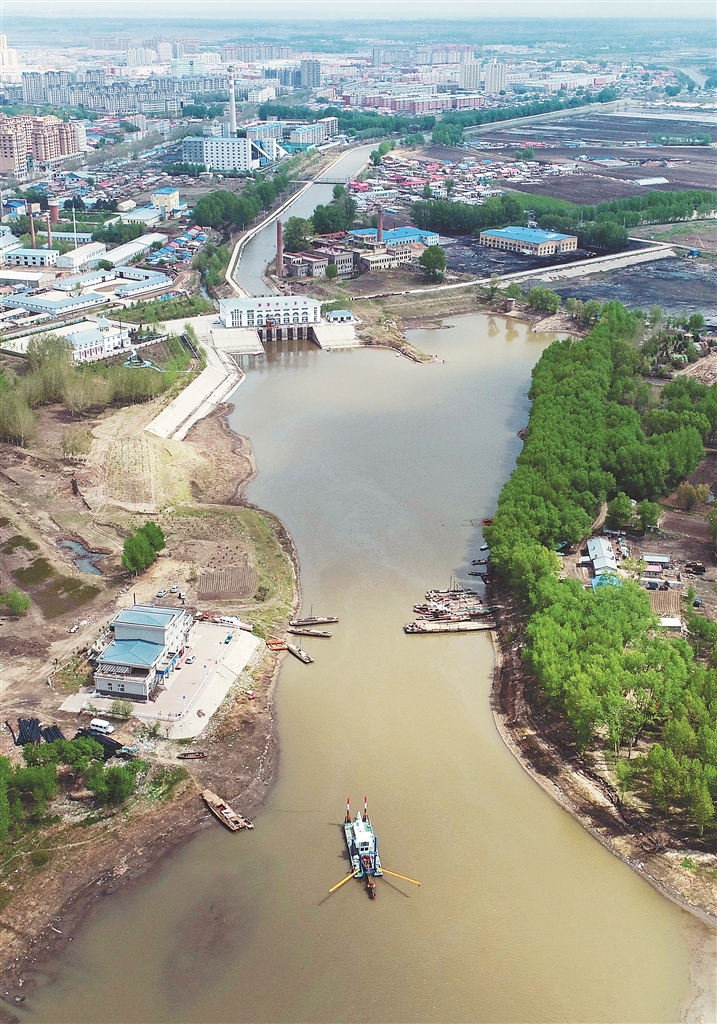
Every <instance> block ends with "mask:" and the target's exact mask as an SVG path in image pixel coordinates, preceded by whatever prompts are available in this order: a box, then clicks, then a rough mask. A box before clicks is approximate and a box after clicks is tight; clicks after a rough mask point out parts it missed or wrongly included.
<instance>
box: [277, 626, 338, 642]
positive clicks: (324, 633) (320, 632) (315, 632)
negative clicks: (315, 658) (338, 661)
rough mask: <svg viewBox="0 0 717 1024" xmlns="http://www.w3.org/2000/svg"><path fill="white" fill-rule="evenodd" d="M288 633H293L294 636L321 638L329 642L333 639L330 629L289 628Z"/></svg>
mask: <svg viewBox="0 0 717 1024" xmlns="http://www.w3.org/2000/svg"><path fill="white" fill-rule="evenodd" d="M286 632H287V633H293V634H294V636H320V637H323V638H324V639H325V640H329V639H330V637H331V633H329V631H328V629H301V627H298V626H289V628H288V629H287V631H286Z"/></svg>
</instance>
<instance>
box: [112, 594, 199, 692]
mask: <svg viewBox="0 0 717 1024" xmlns="http://www.w3.org/2000/svg"><path fill="white" fill-rule="evenodd" d="M191 628H192V620H191V618H190V616H189V615H188V614H187V613H186V612H185V611H183V610H182V609H178V608H155V607H154V606H152V605H135V606H134V607H133V608H125V609H123V610H122V611H121V612H119V614H118V615H116V616H115V618H114V620H113V622H112V623H111V625H110V629H112V630H113V631H114V639H113V640H112V641H111V642H110V643H109V644H108V645H107V647H106V648H105V650H104V651H103V652H102V654H100V656H99V658H98V659H97V667H96V668H95V690H96V692H97V693H98V694H101V695H102V696H103V697H121V698H129V699H130V700H137V701H147V700H152V699H153V698H154V697H155V696H156V694H157V692H158V691H159V690H160V689H161V688H162V686H163V684H164V682H165V680H166V679H167V677H168V675H169V673H170V672H171V671H172V670H173V669H174V667H175V665H176V664H177V662H178V661H179V658H180V655H181V654H182V652H183V650H184V648H185V647H186V645H187V640H188V637H189V633H190V630H191Z"/></svg>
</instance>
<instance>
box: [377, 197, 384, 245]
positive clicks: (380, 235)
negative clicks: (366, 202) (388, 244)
mask: <svg viewBox="0 0 717 1024" xmlns="http://www.w3.org/2000/svg"><path fill="white" fill-rule="evenodd" d="M376 224H377V229H376V230H377V232H378V233H377V235H376V241H377V242H378V244H379V245H380V244H381V242H382V241H383V210H382V208H381V207H380V206H379V208H378V220H377V222H376Z"/></svg>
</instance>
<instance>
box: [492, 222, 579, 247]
mask: <svg viewBox="0 0 717 1024" xmlns="http://www.w3.org/2000/svg"><path fill="white" fill-rule="evenodd" d="M481 234H482V235H497V236H498V237H499V238H510V239H512V240H513V241H515V242H531V243H532V244H533V245H540V243H541V242H559V241H561V240H562V239H563V238H574V237H575V236H574V235H561V234H559V233H558V232H557V231H540V230H539V228H519V227H512V226H511V227H507V228H489V229H488V230H486V231H481Z"/></svg>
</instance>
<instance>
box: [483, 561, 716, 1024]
mask: <svg viewBox="0 0 717 1024" xmlns="http://www.w3.org/2000/svg"><path fill="white" fill-rule="evenodd" d="M487 596H488V600H489V601H490V604H492V605H496V606H498V607H499V611H498V612H497V614H496V620H497V627H498V628H497V630H496V631H495V632H492V633H491V639H492V642H493V648H494V653H495V668H494V674H493V682H492V686H491V698H490V699H491V708H492V711H493V719H494V721H495V725H496V728H497V729H498V732H499V733H500V736H501V738H502V739H503V741H504V743H505V745H506V746H507V748H508V749H509V750H510V751H511V753H512V754H513V756H514V757H515V758H516V760H517V761H518V763H519V764H520V765H521V767H522V768H523V769H524V770H525V771H526V772H527V774H528V775H529V776H530V777H531V778H532V779H533V781H534V782H536V783H537V784H538V785H539V786H540V787H541V789H543V791H544V792H546V793H547V794H548V795H549V796H550V797H551V798H552V799H553V800H554V801H555V802H556V803H558V804H559V805H560V806H561V807H562V808H563V809H564V810H566V811H567V812H568V814H570V815H571V816H572V817H573V818H574V819H575V820H576V821H578V822H579V823H580V824H581V825H582V826H583V828H585V829H586V830H587V831H588V832H589V833H590V834H591V835H592V836H593V838H595V839H596V840H597V841H598V842H599V843H601V844H602V845H603V846H604V847H605V848H606V849H608V850H609V851H610V852H611V853H612V854H613V855H614V856H615V857H617V858H618V859H619V860H621V861H622V862H623V863H624V864H626V865H627V866H628V867H629V868H630V869H631V870H632V871H634V872H636V873H637V874H639V875H640V876H641V877H642V878H643V879H644V880H645V881H646V882H648V883H649V884H650V885H651V886H652V887H653V888H654V889H656V890H657V891H658V892H659V893H660V894H661V895H662V896H664V897H666V898H667V899H669V900H670V901H671V902H673V903H676V904H677V905H678V906H679V907H681V908H682V909H683V910H685V911H687V912H689V913H690V914H692V915H694V917H696V918H697V919H698V920H699V921H701V922H702V923H703V924H705V925H707V926H708V928H709V929H710V933H711V938H710V939H706V940H704V942H702V943H700V942H697V941H696V944H695V956H694V979H693V982H694V991H695V995H694V999H693V1001H692V1003H691V1005H690V1008H689V1011H688V1012H687V1013H686V1016H685V1017H684V1018H683V1019H684V1020H689V1021H711V1020H713V1019H714V1016H715V1013H717V1002H716V1001H715V986H714V955H715V935H716V934H717V887H716V886H715V884H714V879H713V877H711V875H712V874H713V873H714V865H715V862H717V857H715V856H714V855H713V854H709V853H706V852H705V849H695V846H694V844H691V843H690V842H689V841H687V840H685V839H684V838H683V837H680V836H678V835H675V834H673V833H671V832H670V830H669V828H668V827H667V826H666V824H665V823H664V822H662V821H658V820H654V819H648V818H647V817H645V816H644V815H642V814H640V813H638V812H637V811H636V810H634V809H631V808H630V807H629V806H628V805H626V804H625V803H624V802H623V800H622V799H621V798H620V795H619V793H618V792H617V791H616V790H615V789H614V787H613V786H612V783H611V781H610V780H609V779H608V778H606V777H605V775H604V774H601V773H600V772H599V771H597V770H594V768H593V767H591V766H590V764H588V763H587V759H586V758H584V757H582V756H581V755H580V754H579V752H578V750H577V748H576V747H575V744H574V741H573V739H572V737H571V735H570V732H569V730H568V729H567V727H566V725H565V723H564V721H563V720H562V719H560V718H559V716H557V715H553V714H552V713H551V712H550V711H549V709H548V708H547V707H546V706H545V704H544V703H543V702H542V700H541V695H540V692H539V688H538V686H537V681H536V680H535V678H534V677H533V676H532V675H531V674H530V673H529V672H528V671H527V669H526V666H525V662H524V661H523V658H522V652H523V650H524V647H525V624H526V620H527V613H526V611H525V609H524V607H522V606H521V605H520V603H519V602H517V601H516V600H515V598H514V597H513V596H512V594H511V592H510V589H509V588H508V587H507V586H506V585H505V584H504V583H502V582H501V581H499V580H497V579H495V578H493V579H491V580H490V581H489V582H488V585H487ZM686 859H687V860H689V861H690V862H691V863H692V864H693V865H694V866H695V867H693V869H692V870H690V869H689V868H688V867H686V866H685V865H684V863H683V862H684V861H685V860H686ZM695 868H696V870H697V872H698V873H696V871H695Z"/></svg>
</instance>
